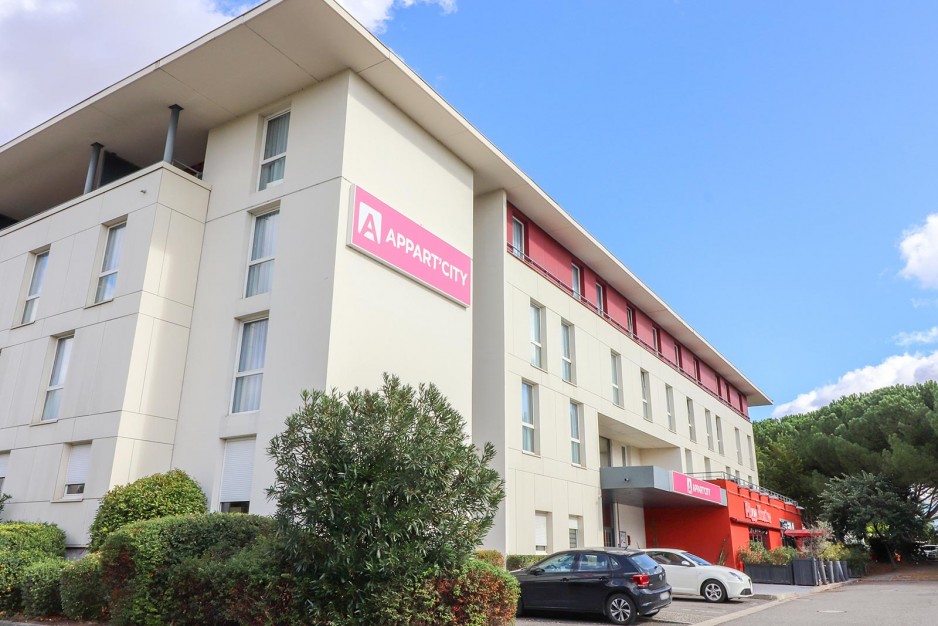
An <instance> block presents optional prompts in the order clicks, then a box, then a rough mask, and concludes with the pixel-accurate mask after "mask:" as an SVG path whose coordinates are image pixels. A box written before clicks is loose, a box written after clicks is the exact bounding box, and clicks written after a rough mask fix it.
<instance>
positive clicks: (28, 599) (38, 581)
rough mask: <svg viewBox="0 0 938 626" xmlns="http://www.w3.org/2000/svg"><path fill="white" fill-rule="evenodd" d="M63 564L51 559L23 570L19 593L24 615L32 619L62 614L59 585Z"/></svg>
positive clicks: (63, 562) (62, 560)
mask: <svg viewBox="0 0 938 626" xmlns="http://www.w3.org/2000/svg"><path fill="white" fill-rule="evenodd" d="M65 563H66V561H65V559H62V558H57V557H53V558H47V559H43V560H41V561H36V562H35V563H33V564H31V565H28V566H27V567H26V568H24V570H23V581H22V582H21V583H20V593H21V594H22V597H23V612H24V613H25V614H26V615H29V616H31V617H34V616H46V615H60V614H61V613H62V596H61V592H60V584H61V580H62V570H63V569H64V568H65Z"/></svg>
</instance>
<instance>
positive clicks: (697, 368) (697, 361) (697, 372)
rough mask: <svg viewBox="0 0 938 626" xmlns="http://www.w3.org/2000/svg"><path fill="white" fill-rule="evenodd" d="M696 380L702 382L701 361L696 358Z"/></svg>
mask: <svg viewBox="0 0 938 626" xmlns="http://www.w3.org/2000/svg"><path fill="white" fill-rule="evenodd" d="M694 378H696V379H697V382H698V383H699V382H700V359H698V358H696V357H694Z"/></svg>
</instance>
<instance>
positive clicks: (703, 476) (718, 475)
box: [688, 472, 801, 508]
mask: <svg viewBox="0 0 938 626" xmlns="http://www.w3.org/2000/svg"><path fill="white" fill-rule="evenodd" d="M688 476H693V477H694V478H699V479H700V480H708V481H709V480H725V481H727V482H732V483H736V484H737V485H739V486H740V487H742V488H743V489H748V490H749V491H752V492H753V493H761V494H762V495H765V496H769V497H770V498H775V499H776V500H781V501H782V502H784V503H785V504H790V505H792V506H796V507H798V508H801V507H800V506H799V504H798V501H797V500H794V499H792V498H789V497H788V496H783V495H782V494H780V493H777V492H775V491H772V490H771V489H766V488H765V487H760V486H759V485H757V484H756V483H752V482H749V481H748V480H743V479H742V478H736V477H735V476H733V475H732V474H727V473H726V472H692V473H690V474H688Z"/></svg>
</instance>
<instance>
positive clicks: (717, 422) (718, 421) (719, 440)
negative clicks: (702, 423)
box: [716, 415, 726, 456]
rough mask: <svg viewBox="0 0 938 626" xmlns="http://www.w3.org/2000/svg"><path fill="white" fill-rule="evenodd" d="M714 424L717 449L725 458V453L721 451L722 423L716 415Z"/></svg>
mask: <svg viewBox="0 0 938 626" xmlns="http://www.w3.org/2000/svg"><path fill="white" fill-rule="evenodd" d="M716 424H717V449H718V450H719V451H720V454H722V455H724V456H725V455H726V452H724V451H723V422H722V421H721V420H720V416H719V415H717V419H716Z"/></svg>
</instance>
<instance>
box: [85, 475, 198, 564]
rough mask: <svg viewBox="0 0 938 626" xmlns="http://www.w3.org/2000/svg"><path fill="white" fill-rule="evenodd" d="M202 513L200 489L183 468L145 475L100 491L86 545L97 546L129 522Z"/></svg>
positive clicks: (91, 547)
mask: <svg viewBox="0 0 938 626" xmlns="http://www.w3.org/2000/svg"><path fill="white" fill-rule="evenodd" d="M206 512H208V508H207V505H206V499H205V494H204V493H202V488H201V487H199V484H198V483H197V482H195V481H194V480H193V479H192V478H190V477H189V475H188V474H186V473H185V472H184V471H182V470H178V469H176V470H171V471H169V472H166V473H165V474H153V475H151V476H146V477H144V478H141V479H139V480H135V481H134V482H132V483H130V484H128V485H119V486H117V487H114V488H113V489H111V490H110V491H108V492H107V493H106V494H104V497H103V498H102V499H101V505H100V506H99V507H98V512H97V514H96V515H95V516H94V522H92V524H91V529H90V532H91V545H90V546H89V548H90V549H91V551H92V552H94V551H96V550H98V549H100V548H101V545H102V544H103V543H104V540H105V539H106V538H107V536H108V535H109V534H111V533H112V532H114V531H115V530H117V529H118V528H120V527H121V526H124V525H125V524H129V523H131V522H139V521H142V520H148V519H154V518H157V517H166V516H168V515H188V514H195V513H206Z"/></svg>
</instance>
